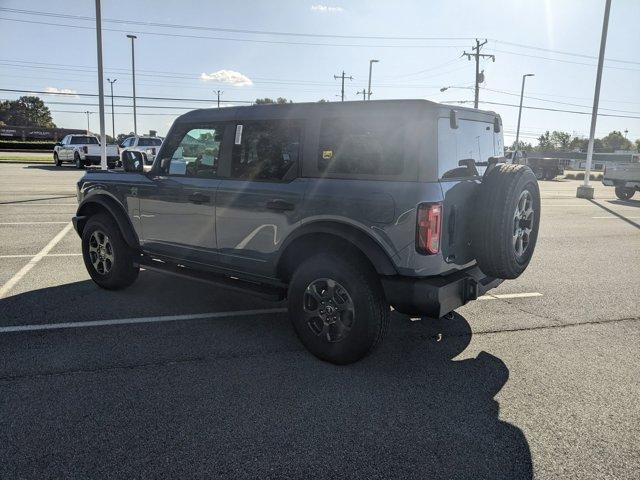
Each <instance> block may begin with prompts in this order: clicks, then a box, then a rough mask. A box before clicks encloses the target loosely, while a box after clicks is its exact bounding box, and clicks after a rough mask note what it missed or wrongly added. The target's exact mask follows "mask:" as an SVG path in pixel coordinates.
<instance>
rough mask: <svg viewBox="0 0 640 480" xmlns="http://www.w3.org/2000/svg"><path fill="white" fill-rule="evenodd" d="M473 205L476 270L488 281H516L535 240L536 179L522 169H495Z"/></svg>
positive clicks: (483, 183) (537, 207) (525, 168)
mask: <svg viewBox="0 0 640 480" xmlns="http://www.w3.org/2000/svg"><path fill="white" fill-rule="evenodd" d="M522 203H523V207H522V209H521V204H522ZM476 205H477V210H476V215H475V224H474V230H473V250H474V254H475V257H476V260H477V262H478V266H479V267H480V269H481V270H482V271H483V272H484V273H485V274H486V275H488V276H490V277H494V278H504V279H513V278H517V277H519V276H520V274H522V272H524V270H525V269H526V268H527V265H529V261H530V260H531V256H532V255H533V251H534V249H535V246H536V241H537V239H538V228H539V225H540V189H539V187H538V182H537V181H536V176H535V175H534V173H533V172H532V171H531V169H530V168H529V167H526V166H524V165H506V164H502V165H497V166H496V167H495V168H494V169H493V170H491V171H490V172H489V173H488V174H487V176H486V177H485V178H484V179H483V181H482V184H481V185H480V188H479V194H478V199H477V203H476ZM520 212H521V213H520ZM526 212H529V214H528V215H527V214H526Z"/></svg>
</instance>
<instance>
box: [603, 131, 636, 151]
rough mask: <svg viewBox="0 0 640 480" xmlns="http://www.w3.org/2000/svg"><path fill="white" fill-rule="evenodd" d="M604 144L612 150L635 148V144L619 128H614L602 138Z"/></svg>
mask: <svg viewBox="0 0 640 480" xmlns="http://www.w3.org/2000/svg"><path fill="white" fill-rule="evenodd" d="M602 146H603V147H604V148H607V149H610V150H612V151H615V150H631V149H632V148H633V144H632V143H631V142H630V141H629V140H627V139H626V138H624V135H622V133H621V132H619V131H617V130H614V131H613V132H611V133H609V135H607V136H606V137H604V138H603V139H602Z"/></svg>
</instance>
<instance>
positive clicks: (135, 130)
mask: <svg viewBox="0 0 640 480" xmlns="http://www.w3.org/2000/svg"><path fill="white" fill-rule="evenodd" d="M127 38H130V39H131V77H132V79H133V133H134V134H135V136H136V137H137V136H138V122H137V119H136V55H135V47H134V45H133V41H134V40H135V39H136V38H138V37H136V36H135V35H127Z"/></svg>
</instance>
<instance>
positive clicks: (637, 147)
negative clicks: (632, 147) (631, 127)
mask: <svg viewBox="0 0 640 480" xmlns="http://www.w3.org/2000/svg"><path fill="white" fill-rule="evenodd" d="M636 150H637V151H638V152H640V138H639V139H637V140H636Z"/></svg>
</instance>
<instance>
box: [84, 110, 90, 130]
mask: <svg viewBox="0 0 640 480" xmlns="http://www.w3.org/2000/svg"><path fill="white" fill-rule="evenodd" d="M84 113H85V114H86V115H87V135H89V134H90V132H91V128H89V115H91V112H90V111H89V110H87V111H85V112H84Z"/></svg>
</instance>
